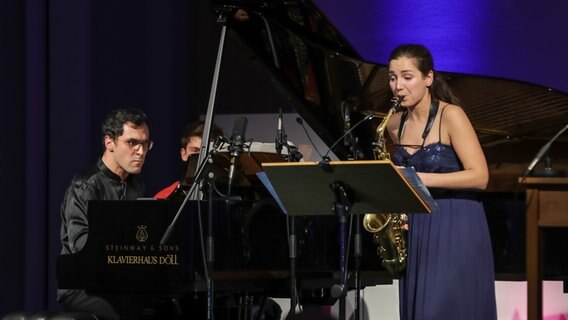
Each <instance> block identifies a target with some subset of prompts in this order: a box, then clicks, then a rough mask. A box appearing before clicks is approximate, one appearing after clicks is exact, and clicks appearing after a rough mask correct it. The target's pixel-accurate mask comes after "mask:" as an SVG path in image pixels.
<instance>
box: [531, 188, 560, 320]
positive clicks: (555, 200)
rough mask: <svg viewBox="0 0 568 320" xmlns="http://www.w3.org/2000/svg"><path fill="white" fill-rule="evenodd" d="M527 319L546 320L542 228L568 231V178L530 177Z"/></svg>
mask: <svg viewBox="0 0 568 320" xmlns="http://www.w3.org/2000/svg"><path fill="white" fill-rule="evenodd" d="M522 183H523V184H524V185H525V187H526V203H527V248H526V254H527V257H526V259H527V260H526V268H527V270H526V272H527V303H528V305H527V319H529V320H541V319H542V280H543V275H544V268H543V259H542V258H543V257H542V247H543V244H542V240H543V238H542V228H548V227H568V178H564V177H562V178H552V177H550V178H548V177H546V178H545V177H527V178H526V179H525V180H524V181H523V182H522Z"/></svg>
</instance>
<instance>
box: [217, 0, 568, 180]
mask: <svg viewBox="0 0 568 320" xmlns="http://www.w3.org/2000/svg"><path fill="white" fill-rule="evenodd" d="M212 9H213V11H214V12H215V13H216V14H221V13H223V14H227V15H228V16H229V19H228V26H229V28H230V30H232V31H234V32H235V33H236V34H237V35H238V38H239V39H240V41H242V42H244V43H245V44H246V45H247V46H248V47H249V48H250V49H251V50H252V51H253V52H254V54H255V55H256V57H258V58H259V59H260V60H261V61H262V62H263V64H264V65H265V66H266V67H268V69H269V70H271V71H272V73H273V74H274V76H275V77H276V78H278V80H279V83H280V84H281V85H283V86H284V87H285V88H286V89H287V90H288V91H290V92H292V93H293V94H294V96H295V97H296V98H298V104H297V105H296V106H295V108H296V111H297V112H298V113H299V114H300V115H301V116H302V117H303V118H304V119H305V120H306V121H307V122H308V123H309V125H310V126H311V127H312V128H313V129H314V130H315V131H316V132H317V133H318V135H319V136H320V138H322V140H323V141H324V142H325V143H326V144H327V145H328V146H331V145H332V144H333V143H334V142H335V141H337V140H338V139H339V138H340V137H341V135H342V134H343V133H344V131H345V129H346V128H347V127H349V124H351V125H353V124H354V123H356V122H357V121H358V120H360V119H362V118H363V117H364V116H365V115H367V114H369V113H374V114H377V115H379V118H377V119H374V120H373V121H369V122H368V123H366V124H364V125H362V126H361V127H360V128H358V130H355V131H354V134H355V135H356V136H357V137H358V139H359V145H360V147H361V148H362V151H363V153H364V155H365V158H367V159H370V158H372V152H371V142H372V140H373V139H374V128H375V127H376V125H377V124H378V123H379V122H380V120H381V119H380V116H383V115H384V113H385V112H386V110H387V108H388V105H389V103H388V101H389V99H390V96H391V94H390V92H389V89H388V82H387V71H388V70H387V66H386V65H384V64H379V63H371V62H368V61H363V58H362V55H361V54H360V53H359V52H358V51H357V50H356V49H355V48H354V47H353V46H352V45H351V44H350V43H349V41H348V40H347V39H346V37H345V36H344V35H343V34H342V33H341V32H339V31H338V29H337V28H336V27H335V26H334V25H333V24H332V23H331V22H330V21H329V20H328V19H327V18H326V16H325V15H324V14H323V13H322V12H321V11H320V10H319V9H318V7H317V6H316V5H314V3H312V2H310V1H301V0H271V1H266V2H264V1H255V0H246V1H230V0H213V1H212ZM238 9H240V10H244V12H246V13H247V14H248V15H247V16H246V17H245V18H244V19H242V18H239V16H238V14H237V13H238V12H237V10H238ZM240 12H242V11H240ZM236 14H237V15H236ZM389 50H390V48H389ZM438 75H439V76H443V77H444V78H446V81H447V82H448V84H449V85H450V86H451V87H452V88H453V89H454V91H455V93H456V94H457V96H458V97H459V98H460V100H461V104H462V106H463V108H464V109H465V111H466V112H467V114H468V115H469V117H470V120H471V122H472V123H473V125H474V127H475V130H476V132H477V134H478V137H479V140H480V142H481V144H482V147H483V148H484V151H485V153H486V157H487V160H488V163H489V167H490V171H491V175H492V177H491V183H492V184H491V183H490V188H493V189H495V190H502V189H504V190H513V189H514V186H515V185H516V179H517V177H518V176H520V175H522V174H523V172H524V170H525V168H526V167H527V165H528V163H529V162H530V161H531V160H532V158H533V157H534V156H535V155H536V153H537V151H538V150H539V149H540V147H541V146H542V145H544V144H545V143H546V142H547V141H548V140H549V139H550V138H551V137H552V136H554V134H555V133H556V132H558V131H559V130H560V129H561V128H562V127H564V126H565V125H566V124H567V123H568V95H567V94H566V93H564V92H560V91H557V90H553V89H550V88H547V87H543V86H539V85H534V84H530V83H527V82H521V81H513V80H506V79H502V78H496V77H484V76H476V75H468V74H465V73H460V72H438ZM346 120H349V121H348V122H346ZM567 143H568V137H566V135H563V136H560V137H559V139H558V140H557V141H556V142H555V144H554V145H553V146H552V148H551V150H550V156H551V158H552V159H553V160H552V161H553V164H554V166H555V167H558V166H560V168H563V166H564V167H565V166H566V163H567V162H568V151H566V150H568V148H566V147H565V145H566V144H567ZM333 151H334V153H335V154H336V155H337V156H338V157H339V158H340V159H347V158H348V157H349V156H350V151H349V150H348V149H347V148H346V147H345V146H344V145H343V143H338V144H337V146H336V147H335V148H334V149H333ZM495 178H503V179H495ZM502 180H504V181H502Z"/></svg>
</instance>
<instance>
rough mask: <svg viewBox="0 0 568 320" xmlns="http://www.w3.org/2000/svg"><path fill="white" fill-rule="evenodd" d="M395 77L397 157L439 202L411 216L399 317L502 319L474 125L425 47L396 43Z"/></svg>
mask: <svg viewBox="0 0 568 320" xmlns="http://www.w3.org/2000/svg"><path fill="white" fill-rule="evenodd" d="M389 84H390V88H391V90H392V92H393V94H394V96H395V98H396V99H398V101H399V102H400V106H401V107H402V110H403V111H402V112H397V113H395V114H394V115H393V116H392V118H391V120H390V121H389V123H388V126H387V130H388V133H389V135H390V137H391V139H392V140H393V141H394V142H395V143H396V145H397V148H396V151H395V152H394V154H393V155H392V159H393V162H394V163H395V164H396V165H399V166H407V167H414V168H415V169H416V171H417V172H418V176H419V177H420V178H421V179H422V181H423V182H424V184H425V185H426V186H427V187H428V189H429V190H430V192H431V193H432V196H433V197H434V198H435V199H436V202H437V204H438V206H439V208H437V209H436V210H434V211H433V212H432V213H430V214H411V215H409V221H408V227H409V230H408V265H407V269H406V273H405V274H404V275H403V276H402V277H401V279H400V281H399V287H400V289H399V299H400V316H401V319H402V320H429V319H432V320H442V319H452V320H463V319H466V320H467V319H471V320H492V319H497V311H496V303H495V276H494V267H493V256H492V249H491V240H490V237H489V230H488V226H487V221H486V218H485V213H484V210H483V206H482V204H481V203H480V202H479V201H478V200H477V199H476V192H477V191H479V190H483V189H485V188H486V186H487V183H488V179H489V178H488V177H489V174H488V169H487V163H486V160H485V156H484V154H483V151H482V149H481V146H480V144H479V141H478V139H477V136H476V134H475V131H474V129H473V126H472V125H471V123H470V121H469V119H468V117H467V116H466V114H465V112H464V111H463V109H462V108H461V107H459V106H458V100H457V99H456V97H455V96H454V95H453V93H452V92H451V91H450V89H449V88H448V86H447V85H446V84H445V82H444V81H443V80H442V79H441V78H440V77H439V76H438V75H437V74H436V73H435V72H434V62H433V59H432V55H431V54H430V51H429V50H428V49H427V48H426V47H424V46H422V45H414V44H409V45H401V46H399V47H397V48H395V49H394V51H393V52H392V54H391V56H390V58H389Z"/></svg>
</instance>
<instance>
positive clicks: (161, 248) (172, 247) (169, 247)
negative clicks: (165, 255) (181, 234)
mask: <svg viewBox="0 0 568 320" xmlns="http://www.w3.org/2000/svg"><path fill="white" fill-rule="evenodd" d="M158 251H164V252H178V251H179V246H178V245H160V246H158Z"/></svg>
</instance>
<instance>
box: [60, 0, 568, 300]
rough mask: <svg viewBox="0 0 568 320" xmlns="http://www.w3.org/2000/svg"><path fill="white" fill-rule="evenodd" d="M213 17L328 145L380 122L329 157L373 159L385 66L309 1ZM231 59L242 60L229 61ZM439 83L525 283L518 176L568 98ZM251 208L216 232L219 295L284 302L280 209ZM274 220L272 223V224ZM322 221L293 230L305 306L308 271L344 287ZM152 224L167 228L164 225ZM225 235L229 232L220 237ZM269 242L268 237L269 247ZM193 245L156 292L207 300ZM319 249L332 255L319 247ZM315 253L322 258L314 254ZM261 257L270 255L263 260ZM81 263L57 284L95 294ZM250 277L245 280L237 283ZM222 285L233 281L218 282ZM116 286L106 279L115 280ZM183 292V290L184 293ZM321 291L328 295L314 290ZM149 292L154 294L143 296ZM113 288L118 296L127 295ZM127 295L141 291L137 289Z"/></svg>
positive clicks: (551, 237) (504, 86) (454, 75)
mask: <svg viewBox="0 0 568 320" xmlns="http://www.w3.org/2000/svg"><path fill="white" fill-rule="evenodd" d="M243 12H244V13H246V15H245V16H246V17H245V18H243V16H242V15H241V14H242V13H243ZM210 13H211V14H212V15H214V16H218V17H222V18H224V19H223V21H226V22H225V25H226V26H227V28H228V29H229V30H230V32H231V35H230V36H231V38H230V41H235V40H236V41H237V42H239V43H240V44H242V45H243V46H244V47H246V49H247V50H249V51H247V53H248V52H250V53H252V54H253V55H254V57H255V59H256V60H257V61H259V62H260V64H259V65H260V67H261V68H264V69H266V70H269V72H270V77H271V78H272V79H276V81H277V83H278V84H277V86H278V88H279V89H283V91H285V92H286V95H287V96H288V97H291V98H292V99H293V100H294V105H295V111H297V112H298V113H299V114H300V115H301V117H302V118H303V119H304V120H305V121H306V122H307V123H308V124H309V125H310V127H312V128H313V129H314V130H315V131H316V133H317V134H318V136H319V137H320V138H321V139H322V140H323V141H324V142H325V143H326V144H327V145H328V146H331V145H333V144H335V142H336V141H337V140H338V139H339V138H340V137H341V136H342V135H343V133H344V132H345V131H346V130H348V129H349V128H350V126H351V125H353V124H354V123H356V122H357V121H359V120H361V119H363V117H365V116H366V115H369V114H374V115H376V116H377V117H376V118H375V119H374V120H372V121H368V122H367V123H364V124H363V125H361V126H360V127H358V128H357V129H356V130H354V131H353V135H350V136H348V137H347V138H345V139H344V141H343V142H342V143H338V144H336V145H335V147H334V148H333V152H334V154H335V155H337V157H338V158H339V159H341V160H350V159H372V152H371V145H372V142H373V140H374V130H375V127H376V126H377V124H378V123H379V122H380V121H381V117H383V116H384V115H385V113H386V111H387V108H388V105H389V103H388V100H389V96H390V95H389V93H388V87H387V68H386V65H384V64H380V63H374V62H369V61H365V59H364V58H363V57H362V56H361V55H360V54H359V53H358V51H357V50H356V49H355V48H353V46H351V45H350V43H349V42H348V41H347V40H346V38H345V37H344V36H343V35H342V34H341V33H340V32H339V31H338V30H337V29H336V28H335V27H334V26H333V24H332V23H330V21H329V20H328V19H327V18H326V16H325V15H324V14H323V13H322V11H321V10H319V8H318V7H317V6H316V5H314V3H312V2H310V1H279V0H274V1H268V2H262V1H254V0H247V1H223V0H214V1H212V2H211V7H210ZM243 57H244V56H243ZM232 58H233V59H235V57H234V56H233V57H232ZM439 76H442V77H444V78H445V79H446V81H447V82H448V84H449V85H450V86H451V87H452V88H453V89H454V91H455V92H456V93H457V95H458V96H459V98H460V99H461V101H462V105H463V108H464V109H465V111H466V112H467V114H468V115H469V117H470V119H471V121H472V123H473V125H474V127H475V130H476V132H477V134H478V137H479V140H480V142H481V144H482V147H483V149H484V151H485V154H486V157H487V160H488V164H489V168H490V185H489V187H488V189H487V191H486V192H484V193H483V194H482V199H483V202H484V204H485V208H486V211H487V219H488V222H489V225H490V231H491V235H492V240H493V249H494V257H495V270H496V275H497V279H498V280H523V279H525V240H526V239H525V228H526V225H525V221H526V220H525V210H526V208H525V202H524V201H525V200H524V193H523V187H522V186H521V185H519V183H518V178H519V177H520V176H522V175H523V173H524V171H525V169H526V167H527V165H528V163H529V162H530V161H531V160H532V159H533V157H534V155H536V154H537V152H538V150H539V148H540V147H541V146H542V145H544V144H545V143H546V142H547V141H548V139H550V138H551V137H552V136H554V134H555V133H556V132H558V131H559V130H560V129H561V128H562V127H563V126H564V125H566V123H568V95H567V94H565V93H563V92H560V91H557V90H552V89H550V88H547V87H543V86H539V85H536V84H531V83H526V82H521V81H513V80H506V79H500V78H495V77H483V76H474V75H469V74H464V73H460V72H440V73H439ZM535 106H538V112H535ZM567 143H568V139H567V138H565V136H561V137H560V138H558V139H557V141H556V142H555V145H554V147H553V148H551V149H550V151H549V152H548V153H547V154H546V156H545V157H544V160H547V161H543V163H542V164H539V166H538V167H537V168H536V169H538V170H536V171H538V172H541V173H542V172H550V170H548V171H547V170H540V169H543V167H544V166H550V167H554V169H555V170H558V172H559V173H560V174H561V170H567V163H568V161H567V160H568V148H566V144H567ZM389 147H391V146H389ZM549 159H550V161H548V160H549ZM538 172H537V173H538ZM149 203H151V206H155V205H156V204H155V203H154V202H149ZM137 205H138V204H137ZM158 205H160V206H166V207H167V206H170V205H164V204H158ZM221 207H224V206H221ZM193 208H195V206H194V205H193ZM253 208H254V201H251V202H248V204H247V206H245V209H244V210H243V209H239V210H236V211H233V213H232V215H231V216H230V218H228V219H224V220H223V221H224V222H225V223H226V224H225V228H220V229H219V232H221V233H218V235H219V237H220V240H219V247H218V250H217V252H223V251H224V250H225V249H226V248H227V247H225V246H229V248H230V249H229V250H230V251H224V252H231V255H230V256H224V257H225V258H220V259H217V260H216V261H215V268H216V271H218V273H217V279H218V280H219V283H220V288H223V289H224V290H225V289H226V290H243V289H242V287H239V286H238V285H236V286H233V285H234V284H235V283H239V282H240V284H239V285H242V283H243V282H245V283H248V284H249V285H250V284H251V283H257V284H259V285H258V286H256V287H254V288H250V287H249V288H246V290H261V291H262V290H265V291H267V293H268V294H270V295H273V296H280V295H281V296H286V295H287V294H289V292H288V291H287V289H288V288H287V285H286V279H287V277H288V274H287V269H286V268H287V250H286V246H287V243H286V228H285V219H284V218H283V217H282V215H281V212H278V210H277V209H275V207H273V206H270V205H269V208H270V210H268V211H269V212H268V213H267V214H266V215H263V214H254V216H253V214H251V213H250V212H251V211H250V210H252V209H253ZM160 210H165V211H167V212H170V214H169V215H168V214H165V215H164V217H165V218H164V219H166V220H167V219H168V218H171V208H170V209H167V208H162V209H160ZM168 210H169V211H168ZM235 212H236V213H235ZM255 213H258V212H256V211H255ZM222 214H223V213H221V215H222ZM217 215H219V213H217ZM269 216H270V217H272V218H273V219H269V218H268V217H269ZM239 219H241V220H243V219H245V220H246V219H248V220H247V224H246V226H247V228H242V226H243V223H242V221H240V220H239ZM314 219H315V218H314ZM320 220H324V221H320ZM327 220H331V219H329V217H328V218H318V219H316V220H309V219H301V221H299V222H298V223H300V225H299V229H300V230H303V231H305V234H303V238H302V239H301V240H300V242H301V243H300V248H299V250H300V260H302V261H300V262H299V271H300V272H301V271H305V272H306V273H305V274H306V277H305V279H306V283H310V284H309V285H306V288H307V289H306V292H305V293H306V298H310V294H312V295H311V298H314V297H316V296H317V294H315V292H316V291H317V292H324V291H326V290H327V289H329V285H330V284H329V283H326V284H325V285H321V284H319V282H317V281H316V283H318V284H317V285H313V283H312V282H310V281H308V280H310V279H311V278H310V276H311V275H310V276H308V274H310V273H311V272H315V273H317V276H314V277H313V279H319V280H321V279H325V278H326V276H327V277H328V278H329V279H332V280H333V279H337V268H338V262H337V259H338V257H337V251H336V246H335V244H336V242H337V239H336V238H335V237H334V236H332V237H327V238H317V237H316V236H320V235H322V234H329V232H328V231H329V230H336V225H335V224H336V221H327ZM275 221H277V222H275ZM95 223H96V222H95ZM155 223H156V224H159V225H160V226H164V221H163V220H161V221H160V222H155ZM193 223H196V221H193ZM326 228H327V229H326ZM223 230H224V231H225V232H226V233H222V231H223ZM243 230H244V231H243ZM193 231H195V229H194V230H193ZM243 232H246V233H245V234H243ZM275 235H277V236H275ZM566 235H567V234H566V232H565V231H564V230H561V229H554V230H547V232H546V240H547V241H546V246H545V249H544V250H545V255H544V256H545V260H546V261H545V266H546V267H545V270H544V277H545V278H547V279H564V280H565V279H566V278H567V277H568V274H567V272H566V270H568V257H567V256H563V255H559V254H556V253H558V252H562V250H561V248H563V247H566V245H567V244H568V237H567V236H566ZM241 237H244V238H245V239H247V241H244V242H243V241H237V242H235V239H239V238H241ZM266 237H271V238H270V240H266ZM181 240H183V241H186V240H189V239H186V238H181ZM93 241H94V240H93ZM97 241H105V240H104V239H97ZM106 241H112V240H106ZM191 241H193V240H191ZM267 241H270V242H271V246H268V247H267V246H263V244H266V243H267ZM274 241H276V242H274ZM115 243H120V242H115ZM365 243H366V244H365V253H364V257H365V260H364V261H363V264H362V265H363V266H362V269H363V270H364V271H368V274H369V275H370V276H369V279H371V278H372V279H373V281H370V282H369V284H368V285H373V284H379V283H389V282H390V281H391V277H390V276H389V275H388V274H387V273H386V272H385V271H384V270H382V268H381V267H380V265H379V264H378V260H377V257H376V255H375V251H374V249H375V247H374V245H373V244H372V240H371V237H370V236H367V237H366V239H365ZM196 245H197V242H193V243H192V245H191V246H190V247H181V248H183V250H182V251H183V252H182V253H183V254H184V258H183V261H184V267H187V269H185V270H184V271H183V272H182V276H180V278H179V279H180V281H179V282H178V285H175V284H172V286H173V287H164V286H162V287H157V289H156V291H160V292H161V291H163V292H165V293H174V294H178V293H182V294H186V293H188V292H196V291H201V292H203V290H204V289H203V287H202V286H203V283H202V282H201V283H200V276H201V275H200V272H202V270H201V271H200V270H199V269H200V262H199V260H200V259H201V258H200V256H199V254H198V252H199V251H198V249H199V248H196V247H195V246H196ZM235 246H237V247H235ZM322 246H323V247H324V248H325V250H322ZM316 252H318V253H319V252H325V254H315V253H316ZM266 255H271V256H270V258H267V256H266ZM220 257H221V256H220ZM227 257H230V258H227ZM306 257H310V259H307V258H306ZM82 259H86V261H88V260H89V259H93V258H92V257H90V256H89V255H88V254H84V255H81V256H76V257H61V259H60V266H61V268H60V270H63V271H62V272H60V273H59V282H60V286H63V287H82V288H84V287H85V286H88V285H89V283H88V282H86V281H85V279H84V278H82V277H83V275H82V273H79V272H74V273H67V272H65V270H71V269H72V268H73V266H76V265H81V264H85V263H86V262H85V261H77V260H82ZM164 259H165V258H164ZM187 270H189V273H187ZM151 272H158V271H151ZM322 274H323V275H324V276H323V277H322ZM104 277H106V276H104V275H103V278H98V279H97V281H91V285H93V287H92V289H93V290H96V291H104V290H108V289H109V288H108V287H106V285H105V284H104ZM118 277H119V276H118ZM239 277H240V278H239ZM174 279H176V278H175V277H174ZM243 279H245V281H240V280H243ZM201 280H202V279H201ZM222 280H227V282H226V283H223V282H222ZM112 281H113V280H109V283H112ZM134 281H138V280H134ZM176 281H177V280H176ZM176 281H174V283H175V282H176ZM255 281H257V282H255ZM179 283H182V285H181V286H179ZM331 283H333V281H332V282H331ZM156 285H157V286H159V285H158V284H156ZM162 285H163V283H162ZM225 285H226V286H225ZM120 287H122V288H124V287H125V286H120ZM317 287H319V289H322V290H319V291H318V288H317ZM149 288H151V287H146V288H145V289H146V290H148V289H149ZM267 288H269V289H267ZM112 290H119V291H120V288H112ZM131 290H135V291H136V290H143V288H136V287H133V288H132V289H131ZM310 290H311V291H310ZM308 292H310V293H308ZM320 297H323V298H322V299H321V300H326V299H327V297H328V296H326V294H322V295H321V296H320ZM320 302H321V301H320ZM328 302H329V301H328Z"/></svg>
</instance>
